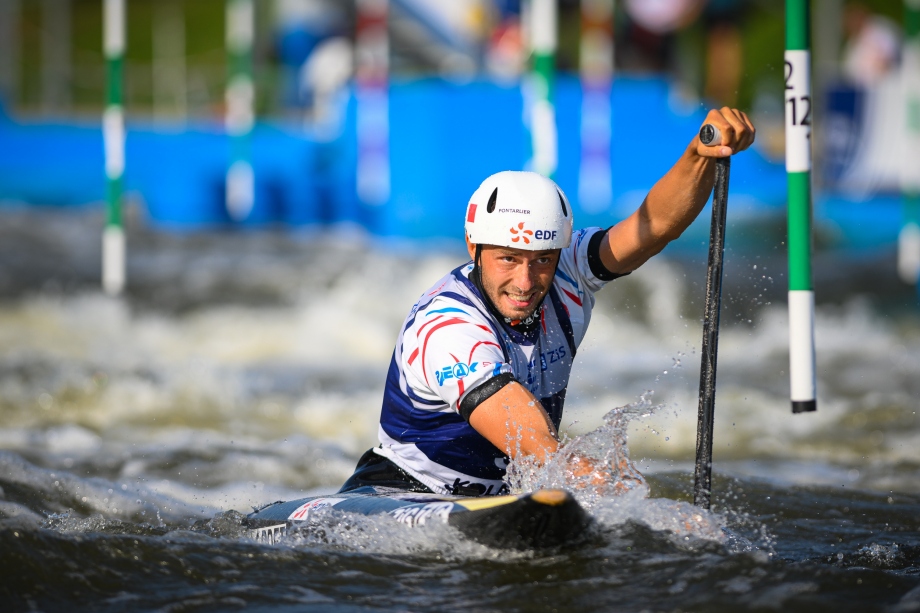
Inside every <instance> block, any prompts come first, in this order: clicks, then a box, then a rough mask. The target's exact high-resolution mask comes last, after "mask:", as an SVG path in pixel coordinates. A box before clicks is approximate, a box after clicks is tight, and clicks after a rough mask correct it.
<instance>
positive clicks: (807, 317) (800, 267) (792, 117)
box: [785, 0, 817, 413]
mask: <svg viewBox="0 0 920 613" xmlns="http://www.w3.org/2000/svg"><path fill="white" fill-rule="evenodd" d="M810 28H811V20H810V18H809V0H786V53H785V65H786V70H785V76H786V176H787V178H788V184H789V237H788V240H789V382H790V388H791V389H790V391H791V400H792V412H793V413H805V412H809V411H815V410H817V401H816V399H815V388H816V384H815V293H814V289H813V288H812V281H811V279H812V274H811V244H812V239H811V233H812V229H811V227H812V226H811V216H812V211H811V121H812V119H811V118H812V103H811V51H810V49H809V48H810V44H811V43H810V38H811V37H810Z"/></svg>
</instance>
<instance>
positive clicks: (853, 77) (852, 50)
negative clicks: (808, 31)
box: [843, 2, 900, 88]
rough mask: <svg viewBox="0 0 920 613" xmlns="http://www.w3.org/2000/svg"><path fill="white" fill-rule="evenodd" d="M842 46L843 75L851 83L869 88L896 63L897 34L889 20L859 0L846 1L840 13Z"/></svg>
mask: <svg viewBox="0 0 920 613" xmlns="http://www.w3.org/2000/svg"><path fill="white" fill-rule="evenodd" d="M843 28H844V32H845V34H846V46H845V47H844V50H843V75H844V77H845V78H846V79H847V80H848V81H850V82H851V83H852V84H854V85H860V86H863V87H867V88H868V87H872V86H873V85H876V84H878V83H879V82H880V81H881V80H882V79H883V78H884V77H885V76H886V75H887V74H888V73H890V72H891V71H892V70H893V69H894V68H895V67H896V66H897V64H898V56H899V51H900V35H899V31H898V27H897V25H895V23H894V22H892V21H891V20H890V19H888V18H886V17H883V16H881V15H876V14H874V13H872V11H870V10H869V8H868V7H867V6H866V5H865V4H863V3H862V2H849V3H847V5H846V8H845V9H844V13H843Z"/></svg>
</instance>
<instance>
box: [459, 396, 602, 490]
mask: <svg viewBox="0 0 920 613" xmlns="http://www.w3.org/2000/svg"><path fill="white" fill-rule="evenodd" d="M469 423H470V425H471V426H473V429H474V430H476V431H477V432H479V434H481V435H482V436H484V437H485V438H486V439H487V440H488V441H489V442H490V443H492V444H493V445H495V446H496V447H498V448H499V449H501V450H502V451H504V452H505V453H507V454H508V456H509V457H511V458H512V459H516V458H518V457H519V456H521V455H524V456H533V457H534V459H536V460H537V462H538V463H539V464H541V465H542V464H545V463H546V461H547V460H548V459H549V458H550V457H551V456H552V455H553V454H555V453H556V452H557V451H559V435H558V434H557V433H556V428H555V427H553V422H552V421H550V418H549V415H547V414H546V411H545V410H544V409H543V405H541V404H540V401H539V400H537V399H536V398H535V397H534V395H533V394H531V393H530V392H529V391H527V389H526V388H525V387H524V386H523V385H521V384H520V383H518V382H517V381H513V382H511V383H509V384H508V385H505V386H504V387H502V388H501V389H500V390H498V391H497V392H495V393H494V394H492V395H491V396H489V397H488V398H487V399H485V400H483V401H482V402H481V403H479V405H478V406H477V407H476V408H475V409H474V410H473V412H472V413H470V415H469ZM568 470H569V472H570V474H571V475H572V476H573V477H576V478H579V477H587V476H590V477H591V480H590V482H591V483H592V485H595V486H600V485H606V484H608V482H609V480H610V479H609V475H608V474H607V473H606V471H603V470H600V469H598V467H597V465H596V463H595V462H594V461H592V460H591V459H589V458H585V457H582V456H579V455H576V454H573V455H572V456H571V457H569V458H568ZM583 483H584V482H583V481H582V484H583Z"/></svg>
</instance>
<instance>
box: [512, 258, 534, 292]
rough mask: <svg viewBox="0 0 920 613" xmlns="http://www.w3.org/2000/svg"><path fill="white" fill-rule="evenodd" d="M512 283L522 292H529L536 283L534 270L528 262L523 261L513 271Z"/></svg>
mask: <svg viewBox="0 0 920 613" xmlns="http://www.w3.org/2000/svg"><path fill="white" fill-rule="evenodd" d="M514 273H515V274H514V284H515V286H516V287H517V289H518V290H520V291H521V293H522V294H526V293H529V292H530V291H532V290H533V288H534V286H535V285H536V281H535V279H536V276H537V275H536V272H535V271H534V269H533V267H532V266H531V265H530V263H529V262H525V263H523V264H521V265H520V266H518V267H517V269H516V270H515V271H514Z"/></svg>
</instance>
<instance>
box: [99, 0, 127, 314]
mask: <svg viewBox="0 0 920 613" xmlns="http://www.w3.org/2000/svg"><path fill="white" fill-rule="evenodd" d="M102 19H103V35H102V36H103V44H102V46H103V52H104V54H105V60H106V74H107V78H106V81H107V88H106V106H105V111H103V115H102V138H103V142H104V144H105V175H106V184H107V185H106V210H107V217H106V224H105V230H104V231H103V234H102V288H103V290H105V292H106V293H107V294H109V295H110V296H117V295H118V294H120V293H121V292H122V290H123V289H124V286H125V233H124V229H123V228H122V219H121V196H122V177H123V176H124V172H125V113H124V108H123V107H122V74H123V63H124V53H125V0H105V4H104V5H103V16H102Z"/></svg>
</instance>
